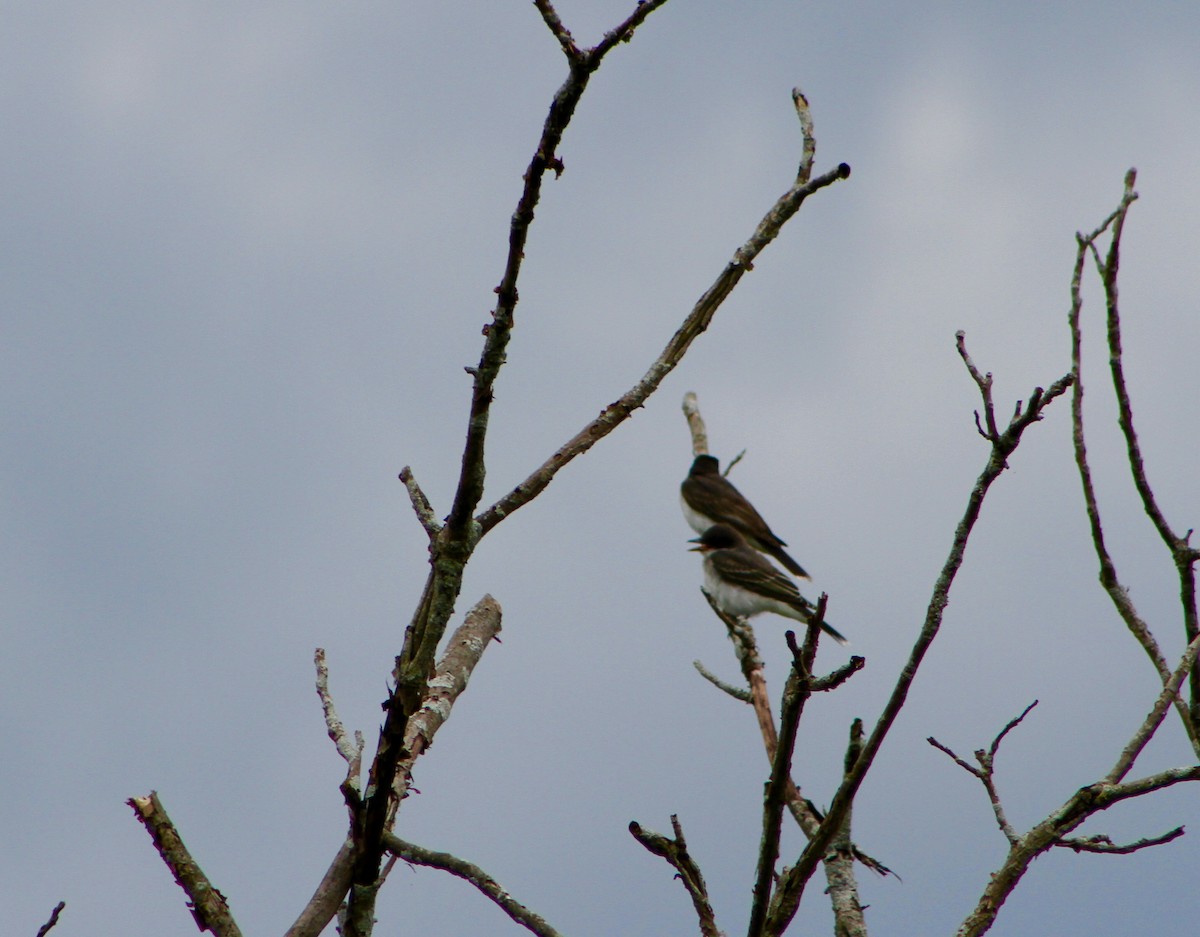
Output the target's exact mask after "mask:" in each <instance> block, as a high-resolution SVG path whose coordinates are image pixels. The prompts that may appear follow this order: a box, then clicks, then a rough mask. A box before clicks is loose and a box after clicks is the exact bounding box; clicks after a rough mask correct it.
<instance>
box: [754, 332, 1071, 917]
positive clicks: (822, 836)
mask: <svg viewBox="0 0 1200 937" xmlns="http://www.w3.org/2000/svg"><path fill="white" fill-rule="evenodd" d="M960 336H961V333H960ZM956 338H957V344H958V348H959V353H960V355H961V356H962V358H963V362H964V363H965V364H966V366H967V369H968V371H969V372H970V374H971V377H972V378H973V379H974V380H975V383H976V384H977V385H978V386H979V390H980V394H981V396H982V398H983V404H984V413H985V415H986V418H987V425H988V427H989V432H991V429H990V428H991V427H993V426H995V425H996V423H995V413H994V408H993V405H992V399H991V388H990V383H989V382H988V379H987V378H984V377H983V376H982V375H981V374H980V373H979V370H978V369H977V368H976V367H975V365H974V362H972V361H971V359H970V356H969V355H967V354H966V345H965V341H964V339H963V338H962V337H956ZM1070 384H1071V375H1070V374H1068V375H1065V376H1064V377H1062V378H1059V380H1057V381H1055V382H1054V383H1053V384H1052V385H1051V386H1050V388H1049V389H1048V390H1043V389H1042V388H1040V387H1039V388H1035V389H1034V391H1033V393H1032V394H1030V396H1029V400H1028V402H1027V403H1026V404H1025V406H1024V408H1021V407H1020V406H1018V407H1017V408H1016V409H1015V412H1014V415H1013V417H1012V418H1011V419H1010V420H1009V424H1008V427H1007V428H1006V429H1005V430H1004V431H1003V432H999V431H998V429H997V431H996V432H995V433H994V434H993V438H992V439H991V440H990V442H991V451H990V453H989V455H988V460H987V463H986V464H985V466H984V469H983V471H982V472H981V473H980V475H979V477H978V479H977V480H976V482H975V486H974V488H973V489H972V490H971V494H970V496H969V497H968V499H967V507H966V511H965V512H964V514H963V517H962V519H961V520H960V521H959V522H958V526H957V528H956V529H955V533H954V542H953V544H952V545H951V548H950V553H949V555H948V556H947V558H946V562H945V564H944V565H943V567H942V571H941V573H940V574H939V575H938V578H937V581H936V583H935V584H934V589H933V595H932V597H931V599H930V602H929V607H928V609H927V611H926V614H925V623H924V625H923V626H922V628H921V632H920V634H919V635H918V636H917V640H916V642H915V643H914V645H913V649H912V651H911V653H910V654H909V659H908V663H907V664H906V665H905V667H904V669H903V670H902V671H901V673H900V676H899V678H898V679H897V681H896V686H895V687H894V689H893V690H892V693H891V696H890V697H889V698H888V701H887V704H886V705H885V706H884V710H883V712H882V713H881V714H880V716H879V719H878V721H877V722H876V723H875V727H874V729H872V731H871V735H870V736H869V737H868V739H867V741H866V743H865V744H864V745H863V751H862V756H861V757H860V758H859V760H858V761H857V762H856V763H855V765H854V767H853V768H852V769H851V770H850V771H849V772H847V774H846V777H845V778H844V779H843V781H842V783H841V785H840V786H839V787H838V790H837V793H836V794H835V795H834V797H833V801H832V802H831V803H830V806H829V814H828V816H827V817H826V822H825V823H823V824H822V825H821V828H820V830H818V832H817V835H815V836H814V837H813V838H812V839H810V840H809V842H808V845H807V846H806V847H805V848H804V851H803V852H802V853H801V854H800V857H799V858H798V859H797V861H796V863H795V864H794V865H793V866H792V867H791V868H790V869H789V870H788V871H787V873H786V874H785V875H784V876H783V878H782V880H781V882H780V885H779V887H778V888H777V889H776V893H775V899H774V900H773V901H772V903H771V904H772V907H771V911H770V913H769V915H768V918H767V927H766V930H765V933H767V934H772V935H775V934H782V933H783V931H784V930H785V929H786V928H787V926H788V924H789V923H790V922H791V920H792V918H793V917H794V916H795V913H796V910H797V908H799V906H800V899H801V898H802V897H803V894H804V888H805V885H806V884H807V882H808V880H809V878H810V877H811V876H812V874H813V871H814V870H815V868H816V864H817V863H818V862H820V861H821V859H822V857H823V856H824V855H825V852H826V850H827V849H828V848H829V845H830V843H831V842H832V841H833V838H834V836H835V835H836V833H837V830H838V828H839V826H840V824H841V822H842V819H843V818H844V816H845V814H846V812H847V811H848V810H849V809H850V805H851V803H852V802H853V800H854V797H855V795H856V794H857V792H858V788H859V786H860V785H861V784H862V781H863V778H865V777H866V774H867V771H868V770H870V767H871V765H872V763H873V762H874V759H875V756H876V755H877V754H878V752H879V749H880V747H881V746H882V745H883V740H884V739H885V738H886V737H887V734H888V732H889V731H890V730H891V727H892V725H893V724H894V723H895V721H896V717H897V716H898V715H899V713H900V710H901V709H902V708H903V706H904V702H905V699H906V698H907V696H908V690H909V687H911V686H912V682H913V680H914V679H915V678H916V675H917V671H918V670H919V668H920V666H921V661H922V660H923V659H924V657H925V653H926V652H927V651H928V650H929V646H930V645H931V644H932V643H933V640H934V638H935V637H936V636H937V633H938V630H939V628H940V627H941V622H942V616H943V614H944V612H945V608H946V605H947V603H948V602H949V597H950V587H951V586H952V585H953V582H954V578H955V576H956V575H957V573H958V570H959V568H960V567H961V566H962V562H963V556H964V555H965V553H966V547H967V541H968V540H969V538H970V536H971V531H972V530H973V529H974V527H975V523H976V521H978V519H979V512H980V509H981V508H982V506H983V501H984V498H985V497H986V496H987V492H988V490H989V489H990V488H991V486H992V484H993V483H994V482H995V481H996V479H997V478H999V477H1000V475H1001V473H1002V472H1003V471H1004V469H1005V468H1006V467H1007V461H1006V460H1007V457H1008V456H1009V455H1011V454H1012V452H1013V450H1015V449H1016V447H1017V446H1018V445H1019V444H1020V441H1021V436H1022V434H1023V433H1024V432H1025V430H1026V429H1028V428H1029V427H1030V426H1031V425H1032V424H1033V423H1035V422H1037V421H1039V420H1040V419H1041V418H1042V412H1043V411H1044V410H1045V408H1046V407H1047V406H1049V404H1050V403H1051V402H1052V401H1053V400H1054V399H1055V398H1056V397H1059V396H1060V395H1062V393H1063V392H1064V391H1066V389H1067V388H1068V387H1069V386H1070Z"/></svg>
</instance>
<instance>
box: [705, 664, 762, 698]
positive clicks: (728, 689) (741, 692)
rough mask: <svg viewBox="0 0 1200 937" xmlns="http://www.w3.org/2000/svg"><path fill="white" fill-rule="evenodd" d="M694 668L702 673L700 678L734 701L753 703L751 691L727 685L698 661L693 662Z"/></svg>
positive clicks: (742, 687)
mask: <svg viewBox="0 0 1200 937" xmlns="http://www.w3.org/2000/svg"><path fill="white" fill-rule="evenodd" d="M692 666H693V667H695V668H696V670H697V671H698V672H699V673H700V676H702V677H703V678H704V679H705V680H707V681H708V682H709V683H711V684H712V685H713V686H715V687H716V688H717V689H718V690H722V691H724V692H725V693H728V694H729V695H730V696H732V697H733V698H734V699H736V700H741V701H742V702H743V703H749V702H751V694H750V691H749V690H748V689H746V688H745V687H744V686H733V685H732V684H730V683H726V682H725V681H724V680H722V679H721V678H720V677H718V676H717V675H716V674H714V673H713V672H712V671H711V670H709V669H708V668H707V667H705V666H704V665H703V664H702V663H700V661H698V660H694V661H692Z"/></svg>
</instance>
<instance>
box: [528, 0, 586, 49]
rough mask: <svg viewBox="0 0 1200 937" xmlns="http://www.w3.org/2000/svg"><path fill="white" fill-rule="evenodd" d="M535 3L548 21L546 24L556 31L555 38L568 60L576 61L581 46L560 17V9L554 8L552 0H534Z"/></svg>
mask: <svg viewBox="0 0 1200 937" xmlns="http://www.w3.org/2000/svg"><path fill="white" fill-rule="evenodd" d="M533 5H534V6H535V7H537V8H538V12H539V13H541V14H542V19H544V20H545V21H546V25H547V26H549V27H550V32H552V33H554V38H555V39H557V40H558V44H559V45H560V46H562V50H563V52H564V53H565V54H566V56H567V60H568V61H570V62H575V61H576V60H578V58H579V55H580V53H579V46H577V45H575V39H574V37H572V35H571V31H570V30H569V29H567V27H566V26H564V25H563V21H562V20H561V19H559V18H558V11H556V10H555V9H554V5H553V4H552V3H550V0H533Z"/></svg>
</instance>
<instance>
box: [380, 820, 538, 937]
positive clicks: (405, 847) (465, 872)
mask: <svg viewBox="0 0 1200 937" xmlns="http://www.w3.org/2000/svg"><path fill="white" fill-rule="evenodd" d="M383 844H384V846H385V847H387V850H388V852H390V853H392V855H393V856H394V857H397V858H400V859H403V860H404V861H405V862H410V863H412V864H413V865H423V866H426V867H427V868H431V869H441V870H442V871H443V872H449V873H450V874H451V875H454V876H457V877H458V878H461V879H462V880H463V881H464V882H469V883H470V884H472V885H474V886H475V887H476V888H477V889H478V890H479V891H480V892H481V893H482V894H483V895H484V896H485V897H487V898H488V899H489V900H490V901H493V902H494V903H495V904H496V905H497V906H498V907H499V908H500V909H501V910H502V911H503V912H504V913H505V914H507V915H508V916H509V917H510V918H512V919H513V920H514V921H516V922H517V923H518V924H520V925H521V926H522V927H524V928H525V929H526V930H528V931H530V932H531V933H534V934H537V935H538V937H559V932H558V931H557V930H555V929H554V928H553V927H551V926H550V924H549V923H548V922H547V921H546V920H545V919H544V918H542V917H540V916H539V915H537V914H534V913H533V912H532V911H530V910H529V909H528V908H527V907H525V905H523V904H521V903H520V902H519V901H517V900H516V899H515V898H513V896H512V895H510V894H509V893H508V891H507V890H506V889H505V888H503V887H502V886H501V885H500V883H499V882H497V881H496V880H495V879H494V878H492V876H490V875H488V874H487V872H485V871H484V870H483V869H481V868H480V867H479V866H477V865H475V864H474V863H471V862H468V861H466V860H465V859H460V858H458V857H457V856H452V855H451V854H450V853H448V852H435V851H434V850H432V849H426V848H425V847H424V846H418V845H416V844H415V843H410V842H407V841H405V840H403V839H400V837H398V836H396V835H395V834H393V833H385V834H384V837H383Z"/></svg>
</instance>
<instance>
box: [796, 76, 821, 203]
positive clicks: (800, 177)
mask: <svg viewBox="0 0 1200 937" xmlns="http://www.w3.org/2000/svg"><path fill="white" fill-rule="evenodd" d="M792 104H793V105H794V106H795V108H796V116H797V117H799V118H800V133H801V134H803V136H804V149H803V150H802V151H801V153H800V168H799V169H798V170H797V171H796V181H797V182H801V183H804V182H807V181H808V180H809V179H811V178H812V169H813V160H814V159H816V156H817V138H816V135H815V134H814V132H813V119H812V111H811V110H810V109H809V106H808V98H806V97H805V96H804V92H802V91H801V90H800V89H799V88H793V89H792Z"/></svg>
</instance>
